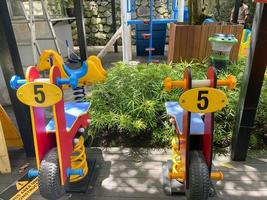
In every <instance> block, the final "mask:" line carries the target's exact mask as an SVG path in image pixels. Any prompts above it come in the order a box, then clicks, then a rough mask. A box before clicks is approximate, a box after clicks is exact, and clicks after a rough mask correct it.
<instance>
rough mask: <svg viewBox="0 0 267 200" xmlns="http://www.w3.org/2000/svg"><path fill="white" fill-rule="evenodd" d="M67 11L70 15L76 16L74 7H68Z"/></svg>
mask: <svg viewBox="0 0 267 200" xmlns="http://www.w3.org/2000/svg"><path fill="white" fill-rule="evenodd" d="M66 13H67V15H68V17H75V12H74V8H66Z"/></svg>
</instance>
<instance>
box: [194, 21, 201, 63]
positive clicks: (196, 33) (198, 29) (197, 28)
mask: <svg viewBox="0 0 267 200" xmlns="http://www.w3.org/2000/svg"><path fill="white" fill-rule="evenodd" d="M200 38H201V26H195V28H194V44H193V49H192V50H193V54H192V58H196V59H198V52H199V47H200V41H201V40H200Z"/></svg>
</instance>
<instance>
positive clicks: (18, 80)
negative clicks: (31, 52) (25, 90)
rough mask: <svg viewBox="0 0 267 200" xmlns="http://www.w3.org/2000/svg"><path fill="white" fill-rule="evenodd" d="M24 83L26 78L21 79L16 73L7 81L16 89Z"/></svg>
mask: <svg viewBox="0 0 267 200" xmlns="http://www.w3.org/2000/svg"><path fill="white" fill-rule="evenodd" d="M25 83H26V80H25V79H21V78H20V77H19V76H17V75H14V76H12V78H11V79H10V82H9V84H10V87H11V88H12V89H14V90H17V89H18V88H19V87H20V86H22V85H23V84H25Z"/></svg>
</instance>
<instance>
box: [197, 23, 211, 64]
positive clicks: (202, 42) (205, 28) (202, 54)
mask: <svg viewBox="0 0 267 200" xmlns="http://www.w3.org/2000/svg"><path fill="white" fill-rule="evenodd" d="M208 31H209V27H208V26H202V27H201V37H200V47H199V54H198V58H199V60H203V59H204V58H205V56H206V46H207V42H208V41H207V38H208Z"/></svg>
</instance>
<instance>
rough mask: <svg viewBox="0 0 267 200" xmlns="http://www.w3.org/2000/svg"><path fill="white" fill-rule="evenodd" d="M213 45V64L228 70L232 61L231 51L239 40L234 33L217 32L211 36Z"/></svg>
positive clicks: (210, 39)
mask: <svg viewBox="0 0 267 200" xmlns="http://www.w3.org/2000/svg"><path fill="white" fill-rule="evenodd" d="M209 42H210V43H211V47H212V55H211V56H210V59H211V65H212V66H214V67H215V68H216V69H218V70H226V69H227V66H228V65H229V61H230V52H231V50H232V47H233V46H234V44H236V43H238V40H237V39H236V38H235V36H234V35H233V34H215V35H213V36H212V37H210V38H209Z"/></svg>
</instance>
